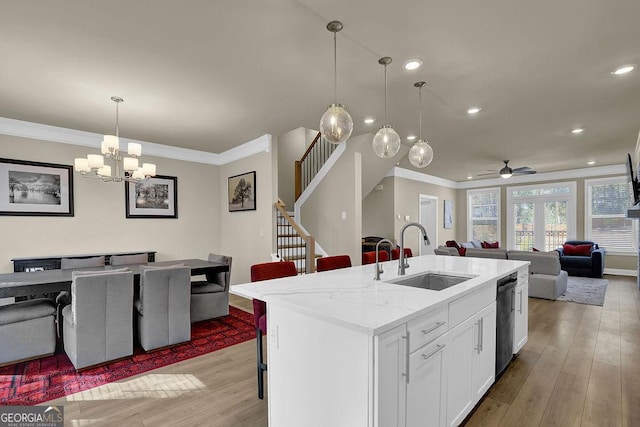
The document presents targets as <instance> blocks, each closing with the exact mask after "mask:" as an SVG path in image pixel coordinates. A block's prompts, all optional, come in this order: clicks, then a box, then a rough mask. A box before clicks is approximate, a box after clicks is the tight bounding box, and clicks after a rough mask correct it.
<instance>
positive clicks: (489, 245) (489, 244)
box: [482, 242, 500, 249]
mask: <svg viewBox="0 0 640 427" xmlns="http://www.w3.org/2000/svg"><path fill="white" fill-rule="evenodd" d="M499 247H500V243H499V242H482V248H483V249H498V248H499Z"/></svg>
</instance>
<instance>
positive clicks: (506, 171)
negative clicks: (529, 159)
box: [478, 160, 536, 179]
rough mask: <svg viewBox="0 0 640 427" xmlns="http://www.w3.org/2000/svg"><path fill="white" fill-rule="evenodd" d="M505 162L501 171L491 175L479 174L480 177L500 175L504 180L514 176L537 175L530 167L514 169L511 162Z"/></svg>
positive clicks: (493, 172) (490, 173)
mask: <svg viewBox="0 0 640 427" xmlns="http://www.w3.org/2000/svg"><path fill="white" fill-rule="evenodd" d="M503 162H504V167H503V168H502V169H500V170H499V171H497V170H494V171H492V172H489V173H479V174H478V176H486V175H495V174H499V175H500V176H501V177H502V178H504V179H507V178H511V176H512V175H532V174H534V173H536V171H534V170H533V169H531V168H530V167H528V166H523V167H521V168H515V169H512V168H510V167H509V160H503Z"/></svg>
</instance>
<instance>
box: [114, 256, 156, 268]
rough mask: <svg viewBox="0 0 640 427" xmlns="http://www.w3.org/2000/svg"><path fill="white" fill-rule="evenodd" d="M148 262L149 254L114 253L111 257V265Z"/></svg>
mask: <svg viewBox="0 0 640 427" xmlns="http://www.w3.org/2000/svg"><path fill="white" fill-rule="evenodd" d="M148 262H149V255H147V254H136V255H112V256H111V258H110V259H109V264H111V265H130V264H147V263H148Z"/></svg>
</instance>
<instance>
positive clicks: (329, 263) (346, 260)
mask: <svg viewBox="0 0 640 427" xmlns="http://www.w3.org/2000/svg"><path fill="white" fill-rule="evenodd" d="M349 267H351V258H350V257H349V255H335V256H326V257H322V258H318V263H317V267H316V269H317V271H318V272H321V271H329V270H337V269H338V268H349Z"/></svg>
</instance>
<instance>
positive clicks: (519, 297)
mask: <svg viewBox="0 0 640 427" xmlns="http://www.w3.org/2000/svg"><path fill="white" fill-rule="evenodd" d="M515 291H516V294H515V299H516V301H515V303H516V304H515V305H516V313H515V316H516V318H515V327H514V336H513V354H516V353H517V352H519V351H520V349H521V348H522V347H524V345H525V344H526V343H527V339H528V336H529V282H528V281H524V282H522V283H518V286H516V289H515Z"/></svg>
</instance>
